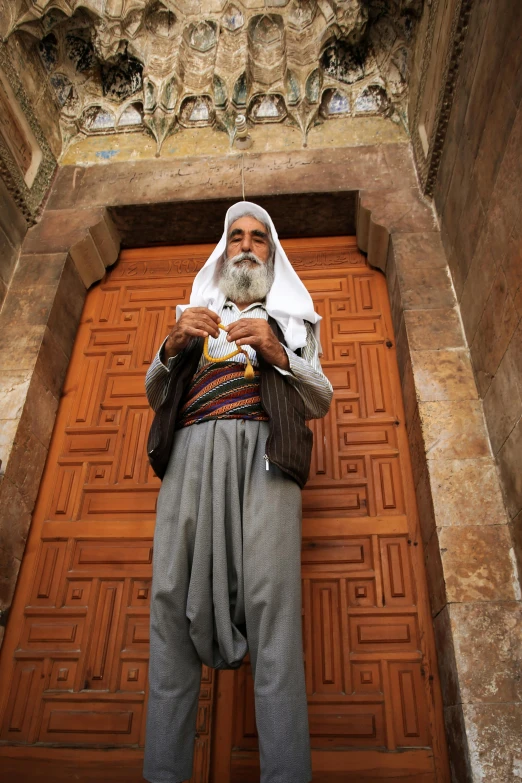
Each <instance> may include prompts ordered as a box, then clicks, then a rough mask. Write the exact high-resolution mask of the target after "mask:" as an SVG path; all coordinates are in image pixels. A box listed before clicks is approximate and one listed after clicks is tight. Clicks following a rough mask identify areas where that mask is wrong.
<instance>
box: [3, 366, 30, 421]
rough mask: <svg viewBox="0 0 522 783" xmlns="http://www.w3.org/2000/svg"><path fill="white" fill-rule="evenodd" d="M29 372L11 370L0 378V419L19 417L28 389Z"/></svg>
mask: <svg viewBox="0 0 522 783" xmlns="http://www.w3.org/2000/svg"><path fill="white" fill-rule="evenodd" d="M30 377H31V375H30V373H29V372H27V371H26V370H18V371H15V370H12V371H11V372H6V373H4V374H3V375H2V377H1V378H0V419H19V418H20V416H21V415H22V410H23V407H24V404H25V398H26V396H27V390H28V389H29V381H30Z"/></svg>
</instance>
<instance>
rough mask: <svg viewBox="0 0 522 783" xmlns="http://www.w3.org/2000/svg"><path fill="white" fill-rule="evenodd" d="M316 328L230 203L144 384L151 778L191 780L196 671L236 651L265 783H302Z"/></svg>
mask: <svg viewBox="0 0 522 783" xmlns="http://www.w3.org/2000/svg"><path fill="white" fill-rule="evenodd" d="M319 321H320V317H319V316H318V315H317V313H316V312H315V311H314V307H313V303H312V300H311V297H310V295H309V294H308V292H307V290H306V288H305V287H304V285H303V284H302V282H301V281H300V280H299V278H298V276H297V274H296V273H295V271H294V269H293V267H292V265H291V263H290V261H289V260H288V258H287V257H286V254H285V252H284V250H283V248H282V247H281V244H280V242H279V240H278V237H277V233H276V230H275V228H274V225H273V223H272V221H271V219H270V217H269V215H268V213H267V212H265V210H263V209H261V208H260V207H259V206H257V205H256V204H252V203H249V202H240V203H238V204H235V205H234V206H233V207H231V208H230V209H229V211H228V212H227V216H226V219H225V232H224V234H223V237H222V239H221V241H220V243H219V244H218V245H217V247H216V249H215V251H214V252H213V253H212V255H211V256H210V258H209V260H208V261H207V263H206V264H205V266H204V267H203V269H202V270H201V271H200V272H199V273H198V275H197V276H196V279H195V281H194V285H193V288H192V294H191V298H190V305H189V306H179V307H178V311H177V322H176V324H175V326H174V328H173V329H172V331H171V333H170V334H169V335H168V337H167V338H166V339H165V341H164V343H163V345H162V346H161V348H160V350H159V352H158V354H157V356H156V358H155V359H154V361H153V363H152V365H151V367H150V369H149V371H148V373H147V378H146V390H147V396H148V399H149V402H150V404H151V406H152V407H153V408H154V410H156V411H158V412H157V414H156V420H155V423H154V425H153V430H154V428H156V430H155V432H153V431H151V437H150V438H149V458H150V459H151V464H152V465H153V467H154V469H155V470H156V472H157V473H158V475H160V477H161V478H162V479H163V481H162V486H161V490H160V493H159V497H158V507H157V522H156V531H155V536H154V564H153V585H152V600H151V630H150V672H149V684H150V689H149V704H148V718H147V740H146V748H145V765H144V776H145V778H146V779H147V780H148V781H150V783H181V782H182V781H185V780H187V779H188V778H190V777H191V775H192V762H193V748H194V738H195V725H196V712H197V706H198V695H199V688H200V678H201V663H202V662H203V663H205V664H206V665H207V666H210V667H212V668H217V669H220V668H221V669H223V668H233V669H235V668H238V667H239V666H240V665H241V662H242V661H243V658H244V657H245V655H246V653H247V650H248V651H249V652H250V660H251V663H252V671H253V675H254V689H255V708H256V723H257V730H258V734H259V752H260V762H261V781H262V783H307V782H308V781H310V780H311V763H310V742H309V733H308V714H307V702H306V692H305V679H304V666H303V643H302V627H301V578H300V563H301V559H300V553H301V487H302V486H303V485H304V483H305V482H306V479H307V477H308V472H309V467H310V453H311V448H312V433H311V431H310V430H309V429H308V427H306V424H305V419H312V418H319V417H322V416H324V415H325V414H326V413H327V411H328V408H329V406H330V402H331V397H332V387H331V385H330V383H329V381H328V380H327V378H326V377H325V376H324V374H323V373H322V370H321V365H320V363H319V340H318V336H319ZM219 324H221V325H222V327H224V329H222V328H220V327H219ZM204 341H206V344H205V347H204ZM235 345H237V346H238V348H240V350H241V352H239V353H235V352H234V346H235ZM245 363H247V370H246V371H245ZM248 365H251V366H250V367H249V366H248ZM252 368H253V371H252ZM252 376H253V377H252ZM169 433H170V440H169V437H168V436H169ZM161 454H163V458H161ZM165 455H166V456H165Z"/></svg>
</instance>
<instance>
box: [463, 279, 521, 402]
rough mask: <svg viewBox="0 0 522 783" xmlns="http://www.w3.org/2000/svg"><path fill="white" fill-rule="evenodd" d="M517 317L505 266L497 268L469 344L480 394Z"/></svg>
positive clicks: (502, 354)
mask: <svg viewBox="0 0 522 783" xmlns="http://www.w3.org/2000/svg"><path fill="white" fill-rule="evenodd" d="M518 320H519V319H518V315H517V313H516V310H515V307H514V305H513V300H512V298H511V295H510V293H509V289H508V285H507V281H506V276H505V274H504V272H503V270H502V269H498V270H497V275H496V277H495V280H494V281H493V285H492V287H491V292H490V295H489V298H488V301H487V302H486V306H485V308H484V312H483V313H482V317H481V319H480V322H479V325H478V328H477V333H476V335H475V338H474V340H473V342H472V344H471V348H470V350H471V358H472V361H473V369H474V371H475V377H476V379H477V386H478V389H479V393H480V395H481V397H484V395H485V394H486V392H487V390H488V388H489V385H490V383H491V379H492V378H493V376H494V374H495V373H496V371H497V368H498V366H499V364H500V361H501V359H502V357H503V356H504V353H505V352H506V349H507V347H508V344H509V341H510V340H511V338H512V336H513V333H514V331H515V329H516V327H517V324H518Z"/></svg>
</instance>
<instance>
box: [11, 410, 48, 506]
mask: <svg viewBox="0 0 522 783" xmlns="http://www.w3.org/2000/svg"><path fill="white" fill-rule="evenodd" d="M29 424H30V422H29V421H28V418H27V417H23V418H22V420H21V421H20V422H18V427H17V429H16V435H15V438H14V442H13V447H12V449H11V453H10V455H9V461H8V463H7V466H6V473H5V479H8V480H9V481H10V482H11V484H13V485H14V486H15V487H16V488H17V490H18V491H19V492H20V495H21V496H22V498H23V499H24V502H25V505H26V508H27V511H29V512H32V510H33V508H34V503H35V500H36V496H37V494H38V488H39V486H40V478H41V476H42V471H43V468H44V465H45V459H46V457H47V447H46V446H44V445H43V444H42V443H41V442H40V440H39V439H38V438H37V437H36V436H35V435H34V433H33V432H32V431H31V429H30V427H29Z"/></svg>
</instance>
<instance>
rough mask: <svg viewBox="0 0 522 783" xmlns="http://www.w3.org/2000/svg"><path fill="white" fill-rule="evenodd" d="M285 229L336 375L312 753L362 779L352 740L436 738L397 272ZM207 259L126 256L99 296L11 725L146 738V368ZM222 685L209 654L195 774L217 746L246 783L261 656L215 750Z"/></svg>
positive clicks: (26, 582) (26, 614)
mask: <svg viewBox="0 0 522 783" xmlns="http://www.w3.org/2000/svg"><path fill="white" fill-rule="evenodd" d="M285 244H286V245H287V247H288V252H289V255H290V257H291V259H292V262H293V263H294V265H295V267H296V269H297V270H298V272H299V274H300V275H301V277H302V279H303V281H304V282H305V284H306V285H307V286H308V288H309V290H310V292H311V294H312V296H313V298H314V301H315V303H316V307H317V310H318V311H319V312H320V313H321V314H322V316H323V319H324V320H323V323H322V345H323V351H324V354H323V357H322V366H323V369H324V371H325V373H326V374H327V375H328V376H329V378H330V380H331V382H332V385H333V387H334V399H333V402H332V406H331V409H330V412H329V413H328V415H327V416H326V417H325V418H324V419H321V420H318V421H313V422H310V426H311V428H312V429H313V431H314V436H315V437H314V442H315V445H314V452H313V458H312V468H311V472H310V479H309V482H308V484H307V486H306V488H305V490H304V492H303V545H302V578H303V634H304V636H303V642H304V651H305V662H306V683H307V691H308V701H309V715H310V731H311V736H312V746H313V748H314V749H315V750H317V751H320V752H321V753H322V754H326V756H324V757H325V758H326V757H328V758H330V756H331V754H334V755H333V756H332V758H334V759H335V764H340V765H341V766H340V767H339V770H340V771H346V773H347V774H348V771H349V770H350V763H351V762H350V758H349V756H346V753H347V749H350V748H360V749H365V750H366V752H370V753H371V752H372V750H375V752H376V753H375V759H379V758H382V751H383V750H386V749H387V750H394V749H396V748H400V749H401V750H402V751H403V753H407V751H406V750H405V749H408V748H409V749H414V748H418V749H419V750H418V751H415V753H417V754H419V753H423V752H424V753H428V751H421V750H420V749H421V748H426V747H427V746H429V745H430V744H431V742H432V737H431V734H430V721H432V717H431V718H430V715H431V716H432V710H433V705H432V703H431V702H429V701H427V693H428V689H427V688H426V687H425V679H426V677H428V676H429V671H430V666H429V664H428V658H429V656H427V654H426V633H425V630H424V629H425V628H426V624H427V623H429V622H430V619H429V612H428V608H427V605H426V602H425V600H424V599H423V601H422V602H421V603H420V604H419V600H418V594H419V590H418V582H416V581H415V579H414V576H413V574H414V573H415V574H417V576H416V579H419V576H418V574H419V573H420V574H421V577H420V578H423V576H422V567H423V566H422V564H421V566H420V568H421V570H420V571H419V560H418V558H419V556H420V555H419V551H418V549H420V548H416V547H414V546H413V540H414V537H415V533H414V532H412V531H414V530H415V524H416V522H415V512H414V510H413V509H414V505H412V503H411V500H410V501H407V498H408V497H409V495H408V492H409V491H410V493H411V487H410V488H409V489H408V485H409V482H411V473H410V472H409V471H410V468H409V463H408V455H407V445H406V437H405V430H404V423H403V421H402V412H401V410H402V409H398V408H397V399H399V396H398V394H397V389H398V381H397V367H396V361H395V356H394V350H393V349H392V348H390V347H389V346H390V344H391V343H390V340H391V339H392V332H391V325H390V317H389V306H388V303H387V299H386V291H385V287H384V281H383V279H382V278H381V277H380V275H379V274H378V273H377V272H373V271H372V270H370V269H369V267H368V266H367V265H366V262H365V259H364V257H363V256H362V255H361V254H360V253H359V252H358V251H357V250H356V247H355V243H354V241H353V240H349V239H346V238H336V239H329V240H323V241H322V242H321V241H319V240H307V241H306V244H304V243H299V242H296V241H293V242H287V243H285ZM205 258H206V250H205V249H204V248H201V247H198V248H197V255H194V251H193V250H192V249H191V248H186V247H185V248H172V249H169V250H168V251H166V250H148V251H140V252H138V251H127V252H126V253H123V254H122V258H121V259H120V262H119V264H118V265H117V266H116V268H115V269H114V270H113V271H112V272H110V273H109V274H108V275H107V278H106V279H105V281H104V282H102V284H101V285H100V286H99V287H98V288H96V289H94V290H93V291H91V292H90V293H89V295H88V297H87V302H86V306H85V311H84V316H83V319H82V325H81V327H80V330H79V333H78V337H77V340H76V344H75V348H74V352H73V357H72V360H71V366H70V369H69V373H68V376H67V380H66V384H65V393H64V396H63V399H62V403H61V406H60V410H59V414H58V419H57V424H56V427H55V431H54V435H53V441H52V444H51V449H50V452H49V458H48V464H47V466H46V471H45V475H44V479H43V483H42V488H41V492H40V496H39V500H38V504H37V508H36V512H35V518H34V523H33V527H32V530H31V534H30V541H29V544H28V553H27V555H26V561H27V563H28V567H27V568H26V569H25V571H24V578H23V580H22V581H21V582H20V585H19V588H18V593H17V602H16V604H15V607H14V608H13V612H14V614H15V616H14V617H13V618H12V621H11V623H10V626H9V629H8V635H7V637H6V642H5V650H4V653H7V651H8V650H9V653H7V654H6V657H5V658H4V660H5V661H6V662H7V663H6V666H5V670H4V671H3V672H2V676H3V683H4V689H5V691H6V692H7V691H9V699H8V703H7V708H6V710H5V712H4V715H3V717H2V720H1V724H0V732H1V733H0V738H1V739H2V740H6V741H8V742H16V743H22V744H24V743H25V744H31V743H35V742H38V743H43V744H46V743H48V744H53V745H71V744H73V745H77V746H82V747H84V748H88V747H96V746H100V745H102V746H109V747H119V748H122V749H124V748H128V751H127V752H128V753H129V754H132V752H133V751H132V750H131V746H142V745H143V742H144V716H145V693H146V682H147V663H148V644H149V628H148V613H149V601H150V586H151V581H150V580H151V567H152V536H153V527H154V518H155V508H156V497H157V492H158V488H159V480H158V479H157V478H156V477H155V476H154V475H153V473H152V471H151V470H150V467H149V464H148V461H147V458H146V448H145V447H146V437H147V433H148V429H149V427H150V422H151V420H152V414H151V411H150V410H149V408H148V404H147V400H146V397H145V392H144V386H143V381H144V375H145V372H146V369H147V367H148V365H149V363H150V361H151V359H152V358H153V356H154V354H155V352H156V350H157V349H158V346H159V344H160V341H161V340H162V338H163V337H164V335H165V334H166V333H167V332H168V331H169V328H170V327H171V326H172V324H173V323H174V319H175V306H176V304H177V303H178V302H187V301H188V297H189V293H190V287H191V282H192V279H193V277H194V273H195V272H196V271H197V269H198V268H200V267H201V265H202V263H203V261H204V259H205ZM410 496H411V495H410ZM415 558H417V560H415ZM415 563H416V566H415ZM414 566H415V567H414ZM9 655H11V661H9ZM215 680H216V676H215V672H213V671H211V670H208V669H206V668H205V667H203V677H202V684H201V691H200V703H199V709H198V716H197V736H196V761H195V767H194V776H193V781H196V780H197V781H201V783H203V782H204V781H207V780H208V776H209V773H210V765H211V763H212V764H215V763H216V762H215V758H216V757H219V755H220V754H228V756H229V757H230V781H231V783H232V781H238V783H239V781H241V783H247V781H251V780H252V781H253V780H256V775H257V776H258V773H257V772H256V770H257V768H258V751H257V734H256V727H255V713H254V694H253V684H252V676H251V670H250V664H249V662H248V660H247V661H246V662H245V664H244V665H243V666H242V667H241V668H240V669H239V670H238V671H237V672H236V673H234V674H233V675H232V679H231V680H230V681H229V682H232V683H233V686H232V687H233V690H234V694H235V695H234V696H233V698H232V701H230V699H229V701H228V703H229V705H230V707H231V709H228V711H227V713H226V714H225V715H223V714H220V712H219V703H218V705H217V707H218V712H217V716H218V717H217V720H218V724H217V725H218V726H221V727H222V725H223V723H227V722H231V721H232V722H233V723H232V724H231V731H230V746H229V747H227V746H223V747H221V746H220V747H219V749H217V751H216V752H215V753H213V754H211V738H212V733H213V728H212V715H213V712H214V706H213V705H214V691H215V688H216V682H215ZM220 682H221V681H220ZM8 686H9V687H8ZM224 688H225V685H223V689H224ZM222 695H225V692H224V690H223V691H222ZM225 702H226V698H225V700H224V702H223V703H225ZM343 751H344V752H343ZM408 752H409V751H408ZM411 752H413V751H411ZM429 753H431V751H430V752H429ZM328 754H330V755H328ZM428 755H429V754H428ZM432 757H433V754H432V753H431V755H430V756H429V758H430V759H432ZM372 758H373V756H372ZM405 758H406V756H405ZM423 758H424V757H423ZM427 758H428V757H425V760H426V759H427ZM332 763H333V762H332ZM368 763H372V764H373V763H374V762H373V761H369V762H368ZM411 763H412V762H410V767H409V769H410V768H411ZM426 763H428V764H432V761H429V760H428V761H426ZM413 769H415V767H413ZM430 769H431V767H430ZM227 774H228V773H227ZM214 779H216V780H218V779H219V780H221V777H220V776H219V775H216V773H215V771H214ZM257 779H259V778H258V777H257ZM419 779H421V778H419ZM434 779H435V778H434V777H432V776H431V773H430V774H429V775H428V777H423V778H422V780H423V781H426V782H427V781H431V780H434ZM223 781H224V783H225V780H224V779H223ZM227 783H228V781H227Z"/></svg>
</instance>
